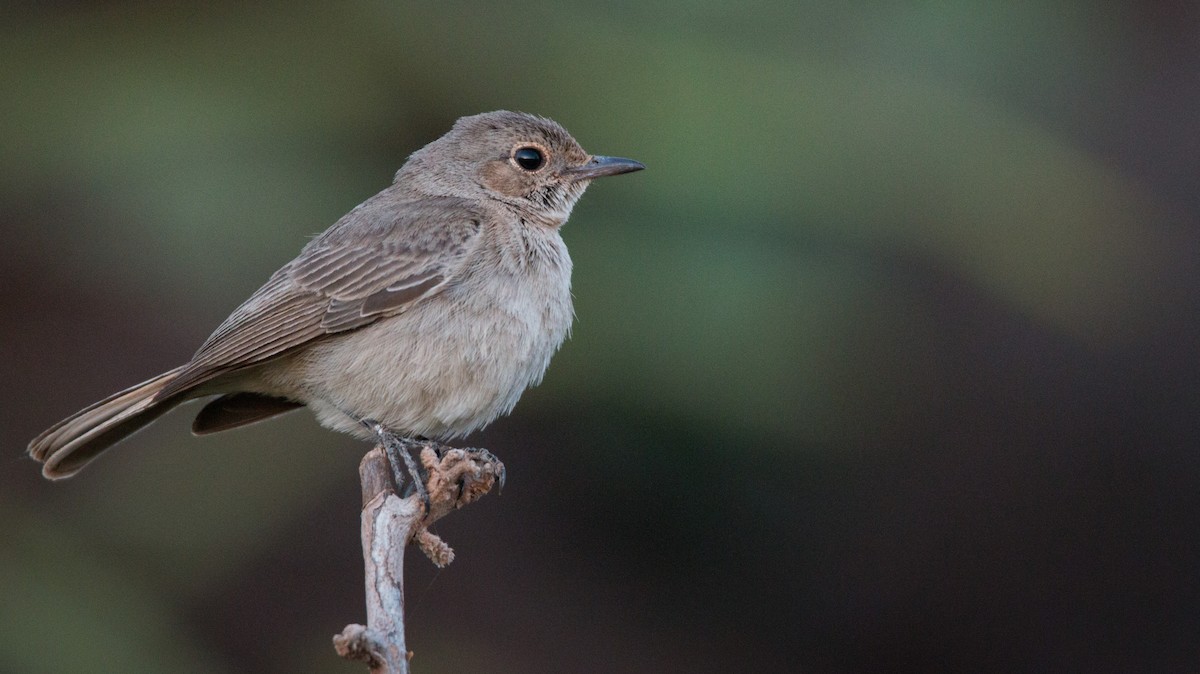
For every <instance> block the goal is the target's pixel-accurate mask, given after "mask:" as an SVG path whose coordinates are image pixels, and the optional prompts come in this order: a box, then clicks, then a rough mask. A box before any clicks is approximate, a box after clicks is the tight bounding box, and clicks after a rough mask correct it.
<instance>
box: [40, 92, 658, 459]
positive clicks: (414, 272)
mask: <svg viewBox="0 0 1200 674" xmlns="http://www.w3.org/2000/svg"><path fill="white" fill-rule="evenodd" d="M531 152H533V153H536V154H531ZM640 168H641V165H640V164H638V163H637V162H633V161H631V160H624V159H614V158H609V157H595V156H593V155H589V154H588V153H587V152H585V151H584V150H583V149H582V148H581V147H580V146H579V144H578V143H577V142H576V141H575V140H574V139H573V138H572V137H571V136H570V134H568V133H567V132H566V130H565V129H563V128H562V127H561V126H560V125H558V124H557V123H556V122H553V121H551V120H547V119H545V118H542V117H536V116H533V115H527V114H524V113H514V112H506V111H500V112H493V113H485V114H481V115H475V116H472V117H464V118H462V119H460V120H458V122H456V123H455V125H454V127H453V128H452V129H451V130H450V132H449V133H447V134H446V135H445V136H442V137H441V138H439V139H438V140H435V141H434V142H432V143H430V144H429V145H427V146H425V147H424V148H422V149H420V150H418V151H417V152H414V153H413V155H412V156H411V157H409V160H408V161H407V162H406V163H405V165H404V166H403V167H402V168H401V169H400V170H399V171H398V172H397V173H396V176H395V180H394V182H393V183H392V184H391V185H390V186H388V187H387V188H385V189H384V190H383V191H381V192H380V193H379V194H376V195H375V196H373V197H371V198H370V199H368V200H367V201H365V202H363V203H362V204H360V205H359V206H358V207H356V208H355V209H353V210H352V211H350V212H349V213H347V214H346V215H345V216H344V217H343V218H341V219H340V220H339V221H338V222H337V223H335V224H334V225H333V226H332V227H330V228H329V229H328V230H326V231H325V232H324V233H323V234H321V235H320V236H317V237H316V238H314V239H313V240H312V241H310V242H309V244H308V245H307V246H305V247H304V248H303V250H301V252H300V254H299V255H298V256H297V257H296V259H294V260H292V261H291V262H289V263H288V264H286V265H284V266H283V268H282V269H280V270H279V271H277V272H276V273H275V274H273V275H272V276H271V278H270V279H268V280H267V282H266V283H265V284H264V285H263V286H262V287H261V288H259V289H258V291H256V292H255V293H254V294H253V295H251V296H250V298H249V299H247V300H246V301H245V302H244V303H242V305H241V306H239V307H238V308H237V309H235V310H234V311H233V313H232V314H230V316H229V318H227V319H226V320H225V321H224V322H223V323H222V324H221V325H220V326H219V327H218V328H217V329H216V330H215V331H214V332H213V333H212V335H211V336H210V337H209V338H208V339H207V340H205V342H204V343H203V344H202V345H201V346H200V349H199V350H198V351H196V353H195V355H193V356H192V358H191V360H190V361H188V362H187V363H185V364H184V365H181V366H180V367H178V368H175V369H174V370H171V371H169V372H166V373H164V374H162V375H159V376H158V377H155V378H154V379H151V380H149V381H147V382H145V383H143V384H139V385H138V386H135V387H133V388H130V389H127V390H125V391H122V392H120V393H118V394H115V395H113V396H111V397H109V398H107V399H105V400H103V401H101V402H99V403H96V404H94V405H91V406H89V407H87V408H85V409H83V410H81V411H80V412H77V413H76V414H74V415H72V416H71V417H68V418H67V419H65V420H63V421H61V422H59V423H58V424H56V425H55V426H53V427H51V428H50V429H49V430H47V431H46V432H45V433H42V434H41V435H39V436H38V437H37V438H36V439H34V441H33V442H32V443H30V446H29V453H30V455H31V456H32V457H33V458H34V459H37V460H38V461H41V462H43V463H44V466H43V473H44V474H45V475H46V476H47V477H50V478H62V477H68V476H70V475H73V474H74V473H75V472H77V471H78V470H79V469H80V468H82V467H83V466H84V465H86V464H87V463H88V462H89V461H91V460H92V459H93V458H95V457H96V456H97V455H98V454H99V453H100V452H102V451H104V449H106V448H107V447H109V446H110V445H112V444H114V443H116V442H118V441H119V440H121V439H122V438H124V437H126V436H128V435H130V434H132V433H133V432H135V431H137V430H138V429H140V428H142V427H143V426H145V425H146V424H148V423H150V422H151V421H153V420H154V419H156V418H158V417H159V416H161V415H162V414H164V413H166V412H167V411H169V410H170V409H171V408H173V407H175V406H176V405H178V404H180V403H182V402H185V401H187V400H190V399H193V398H199V397H205V396H211V395H219V396H221V397H219V398H217V399H215V400H213V401H212V402H210V403H209V404H208V405H206V406H205V407H204V408H203V409H202V410H201V411H200V413H199V414H198V415H197V417H196V421H195V423H194V425H193V430H194V431H195V432H196V433H197V434H207V433H213V432H217V431H221V430H226V429H228V428H236V427H238V426H242V425H245V424H248V423H253V422H255V421H259V420H261V419H265V418H269V417H272V416H275V415H277V414H281V413H283V412H286V411H289V410H292V409H295V408H297V407H302V406H307V407H309V408H310V409H311V410H312V411H313V412H314V413H315V414H316V417H317V420H318V421H319V422H320V423H321V424H323V425H325V426H327V427H329V428H332V429H334V430H339V431H343V432H347V433H351V434H353V435H356V436H358V437H363V438H370V437H371V431H369V430H367V429H366V427H365V426H363V424H362V423H361V422H362V421H363V420H364V419H371V420H374V421H376V422H378V423H380V424H382V425H383V426H384V427H385V428H387V429H389V430H391V431H392V432H395V433H399V434H401V435H421V436H426V437H431V438H451V437H455V436H460V435H463V434H465V433H469V432H471V431H473V430H475V429H477V428H480V427H481V426H483V425H484V424H487V423H488V422H490V421H491V420H493V419H495V418H496V417H497V416H499V415H501V414H505V413H507V412H509V411H510V410H511V409H512V407H513V405H515V404H516V402H517V399H518V398H519V397H520V394H521V392H522V391H524V390H525V388H527V387H528V386H531V385H534V384H536V383H538V382H539V381H540V380H541V377H542V374H543V372H545V369H546V367H547V365H548V364H549V362H550V357H551V355H552V354H553V353H554V352H555V351H556V350H557V349H558V347H559V345H560V344H561V343H562V341H563V340H564V339H565V338H566V337H567V334H568V332H569V330H570V325H571V321H572V318H573V310H572V307H571V294H570V287H571V282H570V279H571V258H570V256H569V255H568V254H567V249H566V246H565V245H564V244H563V241H562V238H561V236H560V235H559V231H558V230H559V228H560V227H561V226H562V225H563V224H564V223H565V222H566V220H567V217H568V216H569V215H570V212H571V209H572V207H573V206H574V204H575V202H576V201H577V200H578V199H579V197H580V196H581V195H582V194H583V191H584V189H586V187H587V185H588V184H589V183H590V181H591V180H593V179H594V178H597V177H600V176H604V175H616V174H618V173H624V172H628V171H634V170H638V169H640Z"/></svg>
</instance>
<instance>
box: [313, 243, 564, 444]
mask: <svg viewBox="0 0 1200 674" xmlns="http://www.w3.org/2000/svg"><path fill="white" fill-rule="evenodd" d="M548 233H549V234H551V235H552V236H550V237H546V238H547V240H544V241H538V242H537V243H536V245H537V246H540V247H541V248H542V249H544V250H539V251H538V252H537V253H536V254H535V255H533V256H531V257H528V258H526V259H525V260H524V261H523V262H522V263H516V264H514V263H513V260H511V259H508V258H506V255H508V253H511V252H512V251H510V250H493V251H487V250H485V251H483V253H484V254H482V255H480V256H479V257H478V259H475V260H473V261H472V263H471V264H470V265H469V266H468V268H467V269H466V270H465V271H464V273H463V275H462V276H461V277H460V278H457V279H455V280H454V282H453V283H451V284H450V285H449V286H448V287H447V288H445V289H443V290H442V291H441V292H440V293H438V294H436V295H433V296H431V297H429V298H426V299H424V300H421V301H419V302H418V303H416V304H415V305H413V306H412V307H411V308H409V309H408V310H407V311H405V312H404V313H402V314H399V315H396V316H392V317H389V318H384V319H381V320H380V321H378V322H376V323H374V324H372V325H370V326H367V327H364V328H362V329H360V330H356V331H354V332H350V333H346V334H345V335H339V336H335V337H333V338H331V339H329V340H326V341H325V342H323V343H322V344H320V345H319V346H316V347H314V348H315V349H319V350H321V353H319V354H316V353H314V354H313V356H314V357H309V358H306V359H305V360H306V361H307V362H308V363H309V364H310V366H309V367H311V368H317V369H316V370H314V371H311V372H309V373H308V375H307V376H306V379H307V380H308V381H309V382H311V388H312V389H313V390H312V400H310V401H307V403H308V405H309V406H310V407H311V408H312V409H313V411H314V412H315V413H316V414H317V417H318V420H319V421H321V422H322V423H323V424H325V425H326V426H331V427H334V428H336V429H338V430H343V431H348V432H352V433H356V430H357V429H356V428H355V427H354V426H355V424H356V421H355V418H358V419H362V418H370V419H375V420H377V421H380V422H381V423H383V424H384V425H385V426H387V427H389V428H391V429H393V430H395V431H398V432H402V433H411V434H417V435H423V436H427V437H441V438H450V437H454V436H459V435H465V434H466V433H469V432H471V431H473V430H476V429H478V428H480V427H482V426H483V425H485V424H487V423H488V422H490V421H492V420H493V419H495V418H496V417H497V416H499V415H501V414H506V413H508V412H509V411H511V410H512V408H513V406H514V405H515V404H516V402H517V400H518V399H519V398H520V395H521V393H522V392H523V391H524V390H525V389H526V388H527V387H529V386H531V385H534V384H537V383H538V382H540V381H541V379H542V375H543V373H544V372H545V371H546V367H547V366H548V365H549V363H550V358H551V356H552V355H553V354H554V352H555V351H556V350H557V349H558V347H559V346H560V345H561V344H562V342H563V340H564V339H566V337H567V334H568V332H569V331H570V327H571V321H572V317H573V310H572V306H571V292H570V276H571V261H570V257H569V256H568V255H567V252H566V247H565V245H563V244H562V240H561V239H560V238H559V237H558V234H557V232H553V231H551V232H548ZM356 434H359V433H356Z"/></svg>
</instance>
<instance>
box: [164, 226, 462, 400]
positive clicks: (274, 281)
mask: <svg viewBox="0 0 1200 674" xmlns="http://www.w3.org/2000/svg"><path fill="white" fill-rule="evenodd" d="M420 211H421V209H417V212H418V213H420ZM443 213H444V212H443ZM458 213H459V215H462V216H465V217H460V218H456V219H454V220H453V221H451V222H447V221H446V220H448V218H445V217H444V216H443V218H435V220H438V219H440V220H442V222H435V223H429V222H414V223H409V227H418V228H421V229H432V227H433V226H434V225H436V226H437V227H440V228H442V229H441V231H442V232H448V233H447V234H444V235H435V236H429V237H426V239H428V240H427V242H426V243H427V244H428V245H425V246H422V247H414V246H411V245H406V244H402V243H398V242H397V241H396V240H395V239H391V240H386V239H385V240H382V241H378V242H359V243H346V242H344V241H341V240H338V239H337V238H336V237H330V236H329V235H328V233H327V234H326V235H323V236H322V237H321V238H319V239H316V240H314V241H313V242H312V243H311V244H309V246H307V247H306V248H305V249H304V251H303V252H301V254H300V256H299V257H297V258H296V259H295V260H293V261H292V262H290V263H289V264H288V265H286V266H285V267H284V268H283V269H280V270H279V271H278V272H276V273H275V274H274V275H273V276H272V277H271V278H270V280H268V281H267V283H266V284H265V285H263V287H262V288H260V289H259V290H258V291H257V292H255V293H254V294H253V295H252V296H251V297H250V299H248V300H246V302H244V303H243V304H242V306H240V307H238V308H237V310H235V311H234V312H233V314H231V315H230V316H229V318H227V319H226V320H225V322H224V323H222V324H221V326H220V327H218V328H217V330H216V331H215V332H213V334H212V336H210V337H209V338H208V339H207V340H206V341H205V342H204V344H203V345H201V347H200V349H199V350H198V351H197V352H196V355H195V356H193V358H192V361H191V362H190V363H188V365H186V366H185V367H184V368H183V370H182V371H181V372H180V373H179V376H177V377H176V378H175V379H174V380H173V381H172V382H171V383H170V384H169V385H168V386H167V387H165V388H164V389H163V390H162V391H161V392H160V393H159V394H158V396H159V397H167V396H171V395H174V394H176V393H179V392H180V391H183V390H185V389H188V388H192V387H194V386H196V385H198V384H200V383H203V382H205V381H208V380H209V379H212V378H213V377H216V376H218V375H221V374H224V373H227V372H232V371H235V370H239V369H242V368H245V367H249V366H251V365H255V364H257V363H261V362H263V361H266V360H269V359H271V358H275V357H278V356H280V355H282V354H284V353H286V352H288V351H291V350H292V349H295V348H297V347H300V346H303V345H305V344H308V343H310V342H312V341H313V340H316V339H320V338H322V337H325V336H327V335H331V334H336V333H338V332H344V331H347V330H354V329H357V328H361V327H363V326H366V325H369V324H371V323H373V322H375V321H376V320H378V319H380V318H382V317H385V316H394V315H397V314H400V313H403V312H404V311H406V310H407V309H408V308H409V307H411V306H412V305H414V304H415V303H417V302H419V301H421V300H422V299H423V298H425V297H429V296H432V295H435V294H437V293H438V292H439V291H440V290H441V289H442V288H444V287H445V286H446V285H447V283H448V282H449V281H450V280H451V279H453V278H454V277H455V276H456V275H457V274H458V273H460V271H461V267H462V265H463V263H464V261H465V259H466V258H467V257H468V255H469V253H470V251H471V250H472V249H473V248H474V246H476V245H477V244H478V240H479V238H480V237H479V236H478V234H479V232H480V227H479V219H478V218H477V217H471V216H473V215H474V214H473V213H470V212H464V211H463V210H460V211H459V212H458ZM330 231H331V232H335V231H336V227H335V228H334V229H331V230H330ZM412 238H414V237H412V236H409V237H407V238H406V240H408V239H412ZM417 238H420V237H417ZM329 239H332V240H329Z"/></svg>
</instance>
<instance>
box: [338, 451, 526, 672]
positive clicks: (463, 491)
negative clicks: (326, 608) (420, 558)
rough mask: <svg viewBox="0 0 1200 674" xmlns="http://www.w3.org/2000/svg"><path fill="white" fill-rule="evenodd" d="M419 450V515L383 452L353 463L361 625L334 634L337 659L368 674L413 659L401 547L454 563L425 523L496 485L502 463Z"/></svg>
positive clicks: (481, 454) (484, 455)
mask: <svg viewBox="0 0 1200 674" xmlns="http://www.w3.org/2000/svg"><path fill="white" fill-rule="evenodd" d="M439 449H442V450H443V451H442V452H441V457H440V458H439V456H438V453H436V452H435V451H434V450H433V449H432V448H429V447H426V448H425V449H423V450H422V451H421V463H422V465H423V466H424V467H425V470H426V471H428V473H429V479H428V481H427V482H426V488H427V489H428V491H429V504H430V512H429V513H427V514H424V515H423V516H422V512H421V511H422V508H421V504H420V499H419V498H418V497H417V496H416V495H412V496H409V497H408V498H404V499H402V498H400V497H399V496H397V495H396V491H395V486H394V485H393V483H392V478H391V475H392V473H391V468H390V467H389V466H388V462H387V458H386V455H385V453H384V451H383V449H382V448H379V447H376V448H374V449H372V450H371V451H370V452H368V453H367V455H366V456H364V457H363V459H362V462H361V463H360V464H359V466H358V474H359V479H360V480H361V482H362V493H363V509H362V546H363V559H364V561H365V563H366V587H367V624H366V626H363V625H347V626H346V628H345V629H344V630H342V633H341V634H338V635H336V636H334V637H333V645H334V648H336V649H337V652H338V655H341V656H342V657H344V658H347V659H350V660H357V661H359V662H364V663H366V664H367V665H368V666H369V667H370V668H371V674H407V672H408V660H409V658H410V657H412V654H411V653H410V652H409V651H408V649H407V647H406V646H405V643H404V550H405V548H406V547H407V545H408V542H409V541H411V540H415V541H416V543H417V546H418V547H419V548H420V549H421V551H422V552H424V553H425V556H427V557H429V559H430V561H432V562H433V563H434V564H436V565H437V566H439V567H442V566H445V565H447V564H449V563H450V562H452V561H453V560H454V551H453V550H451V549H450V546H449V545H446V543H445V542H444V541H442V539H440V538H438V536H437V535H436V534H434V533H432V532H431V531H429V529H428V527H429V525H431V524H433V523H434V522H435V521H437V520H439V519H441V518H442V517H445V516H446V515H447V514H449V513H450V512H452V511H454V510H457V509H458V508H461V507H463V506H464V505H466V504H468V503H471V502H472V501H476V500H478V499H479V498H480V497H482V496H483V495H484V494H486V493H488V492H489V491H491V489H492V486H493V485H495V484H497V482H499V484H500V486H503V485H504V464H502V463H500V461H499V460H497V459H496V457H495V456H493V455H492V453H491V452H489V451H487V450H486V449H452V448H447V447H440V448H439Z"/></svg>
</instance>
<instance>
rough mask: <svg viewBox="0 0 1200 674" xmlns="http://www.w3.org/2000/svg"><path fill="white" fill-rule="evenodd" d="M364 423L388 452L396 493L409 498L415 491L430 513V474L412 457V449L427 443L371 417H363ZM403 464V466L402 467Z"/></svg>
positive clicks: (418, 448)
mask: <svg viewBox="0 0 1200 674" xmlns="http://www.w3.org/2000/svg"><path fill="white" fill-rule="evenodd" d="M362 424H363V425H364V426H366V427H367V428H369V429H370V430H371V432H372V433H374V434H375V436H376V437H377V438H378V439H379V444H380V445H381V446H382V447H383V451H384V453H385V454H387V458H388V464H389V465H391V467H392V478H393V479H394V480H395V481H396V493H397V495H399V496H400V497H401V498H407V497H408V496H409V495H410V494H412V493H413V492H416V494H417V496H418V497H420V499H421V506H422V507H424V508H425V512H426V513H428V512H429V509H430V504H429V491H428V490H427V489H426V488H425V481H426V480H427V479H428V474H427V473H426V472H425V469H424V468H423V467H421V466H420V465H418V464H417V462H416V461H415V460H414V459H413V457H412V451H413V450H414V449H416V450H417V451H420V449H421V447H423V446H425V443H424V442H422V441H419V440H415V439H413V438H406V437H404V436H401V435H397V434H396V433H393V432H392V431H390V430H388V429H387V428H384V426H383V424H380V423H379V422H377V421H374V420H371V419H363V421H362ZM401 466H403V468H402V467H401ZM406 471H407V473H408V477H409V478H410V482H411V484H409V486H408V487H407V488H406V487H405V484H406V481H405V479H404V478H405V472H406Z"/></svg>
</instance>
